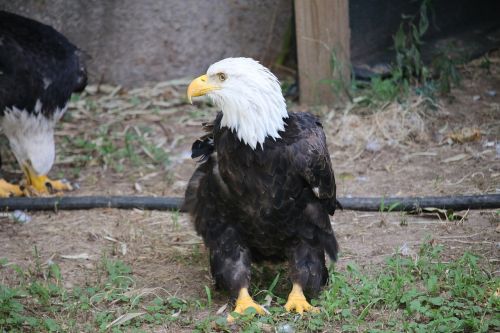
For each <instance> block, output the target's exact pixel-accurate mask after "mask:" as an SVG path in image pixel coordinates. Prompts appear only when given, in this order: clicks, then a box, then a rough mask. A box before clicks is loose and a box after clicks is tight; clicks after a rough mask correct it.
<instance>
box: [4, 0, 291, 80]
mask: <svg viewBox="0 0 500 333" xmlns="http://www.w3.org/2000/svg"><path fill="white" fill-rule="evenodd" d="M0 9H3V10H7V11H10V12H14V13H17V14H20V15H23V16H27V17H31V18H34V19H36V20H38V21H41V22H43V23H46V24H50V25H52V26H53V27H54V28H56V29H57V30H59V31H60V32H62V33H63V34H64V35H66V36H67V37H68V38H69V39H70V40H71V41H72V42H73V43H74V44H76V45H77V46H79V47H80V48H81V49H83V50H85V51H86V52H87V53H88V54H89V55H90V56H91V60H90V61H88V64H87V66H88V68H89V72H90V79H91V81H93V82H96V81H103V82H109V83H114V84H122V85H125V86H137V85H139V84H142V83H144V82H148V81H151V82H154V81H163V80H168V79H174V78H179V77H186V76H194V75H198V74H200V73H204V72H205V70H206V69H207V67H208V66H209V65H210V64H211V63H213V62H215V61H217V60H219V59H222V58H225V57H229V56H248V57H253V58H255V59H258V60H260V61H262V62H263V63H265V64H270V63H272V62H273V61H274V59H275V58H276V56H277V54H278V53H279V52H280V50H281V47H282V43H283V36H284V34H285V31H286V29H287V28H288V26H289V22H290V20H291V12H292V1H291V0H248V1H245V0H141V1H137V0H100V1H99V0H0Z"/></svg>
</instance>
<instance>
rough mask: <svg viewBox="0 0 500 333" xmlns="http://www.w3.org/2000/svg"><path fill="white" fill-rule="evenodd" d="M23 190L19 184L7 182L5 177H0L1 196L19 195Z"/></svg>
mask: <svg viewBox="0 0 500 333" xmlns="http://www.w3.org/2000/svg"><path fill="white" fill-rule="evenodd" d="M23 194H24V193H23V190H22V189H21V187H20V186H19V185H14V184H11V183H9V182H7V181H6V180H5V179H0V197H1V198H9V197H20V196H22V195H23Z"/></svg>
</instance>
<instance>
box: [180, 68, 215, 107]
mask: <svg viewBox="0 0 500 333" xmlns="http://www.w3.org/2000/svg"><path fill="white" fill-rule="evenodd" d="M220 88H221V87H220V86H216V85H213V84H210V83H208V76H207V75H206V74H205V75H202V76H200V77H197V78H196V79H194V80H193V81H191V83H190V84H189V87H188V89H187V98H188V101H189V103H191V104H192V103H193V101H192V100H191V99H192V97H197V96H203V95H205V94H206V93H208V92H210V91H213V90H218V89H220Z"/></svg>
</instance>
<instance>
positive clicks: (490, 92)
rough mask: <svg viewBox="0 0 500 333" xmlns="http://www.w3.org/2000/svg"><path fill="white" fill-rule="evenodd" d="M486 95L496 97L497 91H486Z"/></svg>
mask: <svg viewBox="0 0 500 333" xmlns="http://www.w3.org/2000/svg"><path fill="white" fill-rule="evenodd" d="M486 95H488V96H490V97H495V96H496V95H497V91H496V90H487V91H486Z"/></svg>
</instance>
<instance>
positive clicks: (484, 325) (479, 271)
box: [196, 245, 500, 332]
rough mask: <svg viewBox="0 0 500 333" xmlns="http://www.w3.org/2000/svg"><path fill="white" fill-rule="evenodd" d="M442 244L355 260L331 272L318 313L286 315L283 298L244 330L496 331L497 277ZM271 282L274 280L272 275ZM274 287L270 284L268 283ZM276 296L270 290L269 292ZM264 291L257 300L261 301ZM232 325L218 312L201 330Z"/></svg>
mask: <svg viewBox="0 0 500 333" xmlns="http://www.w3.org/2000/svg"><path fill="white" fill-rule="evenodd" d="M441 251H442V247H440V246H430V245H425V246H423V247H422V248H421V249H420V251H419V253H418V255H417V256H416V257H404V256H401V255H394V256H392V257H390V258H388V259H387V261H386V263H385V265H383V267H381V268H380V270H377V271H375V272H370V273H367V272H364V271H363V270H362V268H360V267H359V266H358V265H356V264H355V263H348V264H347V267H346V269H345V270H342V271H334V270H333V269H332V270H330V282H329V285H328V286H327V287H326V288H325V290H324V291H323V292H322V294H321V295H320V297H319V299H317V300H313V301H312V304H313V305H315V306H317V307H319V308H320V309H321V311H320V312H319V313H312V314H305V315H304V316H303V317H300V316H298V315H293V314H287V313H285V312H284V310H283V308H282V305H283V304H282V302H283V299H281V298H274V297H273V301H274V299H276V301H275V302H273V303H277V304H273V305H272V306H271V307H269V311H270V312H271V315H270V316H261V317H255V316H253V314H252V313H248V314H245V315H243V316H241V317H240V318H239V319H238V320H239V321H238V324H237V325H238V326H239V329H240V330H241V331H242V332H260V331H263V330H267V331H272V332H274V331H276V332H288V331H295V332H324V331H334V330H335V331H343V332H491V331H498V330H499V329H500V316H499V315H498V311H497V309H498V308H499V306H500V298H499V296H498V291H497V290H498V288H499V287H500V280H499V279H498V278H496V277H493V276H492V274H491V273H490V272H489V271H488V270H487V269H486V267H483V266H482V265H481V264H480V257H478V256H476V255H474V254H471V253H464V254H463V255H462V256H461V257H460V258H458V259H456V260H453V261H451V262H446V261H443V260H442V259H441ZM273 284H274V280H273ZM269 289H272V288H269ZM271 294H272V293H271ZM263 295H268V294H266V293H263V294H260V296H259V295H257V296H256V300H257V301H259V302H261V303H262V302H263V299H262V298H263ZM215 328H217V329H218V330H221V331H229V329H230V328H229V327H228V326H227V323H225V321H224V320H223V318H220V317H209V318H206V320H204V321H201V322H199V323H198V324H197V326H196V332H211V331H214V330H215Z"/></svg>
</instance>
